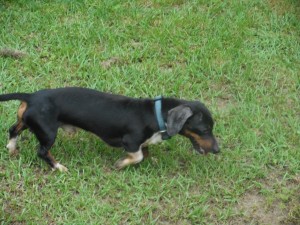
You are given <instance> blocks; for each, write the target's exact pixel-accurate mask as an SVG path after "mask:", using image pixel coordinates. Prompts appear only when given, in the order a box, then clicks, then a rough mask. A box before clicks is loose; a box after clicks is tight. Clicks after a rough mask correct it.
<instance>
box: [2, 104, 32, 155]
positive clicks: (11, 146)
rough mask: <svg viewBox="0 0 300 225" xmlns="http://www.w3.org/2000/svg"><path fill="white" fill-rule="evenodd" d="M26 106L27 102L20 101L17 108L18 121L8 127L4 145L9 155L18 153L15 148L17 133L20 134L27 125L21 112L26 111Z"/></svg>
mask: <svg viewBox="0 0 300 225" xmlns="http://www.w3.org/2000/svg"><path fill="white" fill-rule="evenodd" d="M26 108H27V104H26V103H25V102H22V103H21V105H20V107H19V110H18V121H17V122H16V123H15V124H14V125H13V126H11V127H10V128H9V141H8V144H7V145H6V147H7V148H8V150H9V154H10V155H14V154H17V153H18V150H17V139H18V135H20V133H21V132H22V131H23V130H25V129H27V126H26V125H25V124H24V122H23V114H24V112H25V111H26Z"/></svg>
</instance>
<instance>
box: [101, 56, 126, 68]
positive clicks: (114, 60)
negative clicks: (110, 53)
mask: <svg viewBox="0 0 300 225" xmlns="http://www.w3.org/2000/svg"><path fill="white" fill-rule="evenodd" d="M120 61H121V60H120V58H118V57H112V58H109V59H107V60H104V61H102V62H101V63H100V65H101V66H102V67H103V68H104V69H109V68H111V67H112V66H113V65H116V64H118V63H119V62H120Z"/></svg>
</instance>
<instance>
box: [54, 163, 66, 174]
mask: <svg viewBox="0 0 300 225" xmlns="http://www.w3.org/2000/svg"><path fill="white" fill-rule="evenodd" d="M53 169H54V170H55V169H58V170H59V171H60V172H68V168H67V167H65V166H63V165H61V164H60V163H56V164H55V166H54V168H53Z"/></svg>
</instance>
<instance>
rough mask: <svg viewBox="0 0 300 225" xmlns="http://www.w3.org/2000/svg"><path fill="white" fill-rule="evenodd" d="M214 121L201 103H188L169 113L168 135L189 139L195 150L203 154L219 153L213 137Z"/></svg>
mask: <svg viewBox="0 0 300 225" xmlns="http://www.w3.org/2000/svg"><path fill="white" fill-rule="evenodd" d="M213 126H214V121H213V119H212V116H211V114H210V112H209V110H208V109H207V108H206V107H205V106H204V105H203V104H202V103H200V102H187V103H184V104H182V105H179V106H177V107H175V108H173V109H171V110H170V111H169V112H168V118H167V133H168V134H169V135H170V136H174V135H175V134H178V133H179V134H181V135H184V136H186V137H188V138H189V139H190V140H191V142H192V144H193V147H194V149H195V150H196V151H197V152H199V153H202V154H207V153H209V152H211V153H218V152H219V151H220V149H219V146H218V142H217V140H216V138H215V136H214V135H213Z"/></svg>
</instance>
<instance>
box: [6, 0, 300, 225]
mask: <svg viewBox="0 0 300 225" xmlns="http://www.w3.org/2000/svg"><path fill="white" fill-rule="evenodd" d="M0 10H1V15H0V23H1V28H0V31H1V32H0V48H1V49H4V51H2V52H1V57H0V77H1V79H0V93H7V92H15V91H22V92H31V91H36V90H39V89H42V88H55V87H62V86H82V87H90V88H95V89H98V90H102V91H107V92H113V93H118V94H124V95H129V96H133V97H154V96H156V95H160V94H162V95H165V96H176V97H181V98H187V99H199V100H202V101H203V102H204V103H205V104H206V105H207V106H208V107H209V108H210V110H211V111H212V113H213V115H214V118H215V120H216V127H215V134H216V135H217V136H218V138H219V140H220V143H221V147H222V154H220V155H217V156H213V155H210V156H208V157H203V156H199V155H197V154H196V153H194V152H192V151H190V150H189V149H190V148H191V144H190V143H189V141H188V140H187V139H184V138H182V137H179V136H178V137H175V138H172V139H171V140H170V141H167V142H164V143H163V144H161V145H158V146H153V147H151V157H150V158H149V159H147V160H145V161H144V162H142V163H141V164H140V165H138V166H133V167H129V168H126V169H125V170H123V171H115V170H114V169H113V168H112V165H113V163H114V162H115V161H116V160H118V159H119V158H120V157H121V156H122V154H123V153H122V151H120V150H117V149H112V148H111V147H108V146H107V145H105V144H104V143H103V142H101V141H99V140H98V138H96V137H95V136H93V135H91V134H88V133H86V132H82V131H81V132H79V133H78V134H76V135H75V136H74V137H69V136H67V135H66V134H64V133H63V132H60V133H59V136H58V138H57V141H56V144H55V146H54V147H53V150H52V153H53V155H54V156H55V158H56V159H58V160H59V161H60V162H61V163H62V164H64V165H65V166H67V167H68V168H69V171H70V172H69V173H59V172H52V171H51V170H50V169H49V168H48V167H47V165H45V163H43V162H41V160H39V159H38V158H37V157H36V154H35V149H36V147H37V141H36V140H35V139H34V137H32V135H30V133H29V132H24V134H23V135H22V140H21V141H20V143H19V145H20V150H21V151H20V154H19V156H17V157H9V155H8V151H7V150H6V149H5V145H6V142H7V130H8V128H9V127H10V125H11V124H12V123H13V122H14V120H15V112H16V109H17V106H18V103H17V102H7V103H2V104H1V105H0V146H2V147H1V153H0V179H1V192H0V206H1V207H2V208H1V210H0V221H1V224H83V223H85V224H298V223H300V207H299V205H300V198H299V192H300V165H299V162H300V151H299V146H300V142H299V136H300V119H299V118H300V114H299V110H300V101H299V93H300V92H299V91H300V90H299V89H300V76H299V73H300V64H299V62H300V39H299V34H300V25H299V10H300V5H299V2H298V1H296V0H286V1H283V0H267V1H263V0H254V1H246V0H242V1H235V0H233V1H221V0H211V1H201V0H199V1H192V0H191V1H182V0H167V1H165V0H164V1H162V0H156V1H146V0H137V1H119V0H109V1H108V0H101V1H99V0H98V1H95V0H86V1H33V0H30V1H25V0H19V1H0ZM5 49H6V50H5ZM7 49H8V50H9V51H8V50H7ZM13 50H15V51H16V53H15V54H13V53H11V51H13Z"/></svg>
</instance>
